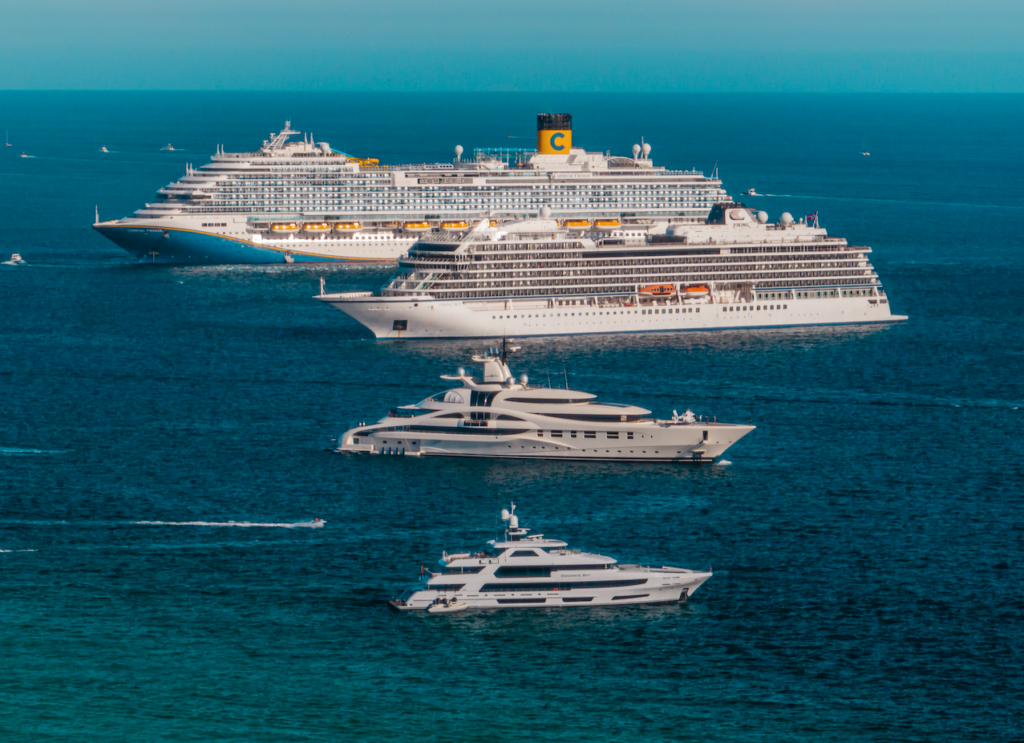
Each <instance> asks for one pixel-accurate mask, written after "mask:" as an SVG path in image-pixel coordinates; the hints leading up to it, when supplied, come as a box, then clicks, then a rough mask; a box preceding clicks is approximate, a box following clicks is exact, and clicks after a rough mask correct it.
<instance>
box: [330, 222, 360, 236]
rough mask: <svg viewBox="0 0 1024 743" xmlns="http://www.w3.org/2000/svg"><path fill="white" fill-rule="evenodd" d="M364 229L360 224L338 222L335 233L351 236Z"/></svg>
mask: <svg viewBox="0 0 1024 743" xmlns="http://www.w3.org/2000/svg"><path fill="white" fill-rule="evenodd" d="M361 229H363V225H362V224H361V223H359V222H338V223H337V224H335V225H334V231H335V232H337V233H339V234H342V235H351V234H354V233H356V232H359V231H360V230H361Z"/></svg>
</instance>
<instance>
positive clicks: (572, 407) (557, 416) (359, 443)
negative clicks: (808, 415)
mask: <svg viewBox="0 0 1024 743" xmlns="http://www.w3.org/2000/svg"><path fill="white" fill-rule="evenodd" d="M502 346H503V348H502V349H501V350H498V349H492V350H490V351H488V352H487V353H485V354H483V355H477V356H473V361H475V362H477V363H479V364H483V379H482V380H476V379H474V378H473V377H472V376H470V375H469V374H467V373H466V370H465V369H462V368H460V369H459V370H458V371H457V372H456V373H455V374H452V375H448V374H445V375H442V376H441V379H446V380H451V381H457V382H461V383H462V386H461V387H456V388H453V389H450V390H447V391H446V392H443V393H439V394H436V395H433V396H431V397H428V398H426V399H425V400H421V401H420V402H418V403H416V404H415V405H404V406H402V407H399V408H393V409H391V411H390V412H389V413H388V414H387V415H386V416H385V417H384V418H382V419H381V420H379V421H378V422H377V423H374V424H372V425H368V426H367V425H360V426H357V427H356V428H353V429H351V430H349V431H346V432H345V433H344V435H343V436H342V437H341V440H340V441H339V443H338V446H337V448H336V449H335V451H338V452H356V453H360V452H361V453H365V454H387V455H397V456H449V457H451V456H457V457H516V458H523V459H584V460H616V461H623V460H633V461H645V462H693V463H701V462H713V461H714V460H715V459H716V458H717V457H719V456H721V455H722V454H723V453H724V452H725V450H726V449H728V448H729V447H730V446H732V445H733V444H735V443H736V442H737V441H739V440H740V439H741V438H743V437H744V436H746V435H747V434H748V433H750V432H751V431H752V430H754V426H743V425H736V424H732V423H718V422H717V421H708V420H704V419H698V418H697V417H696V416H694V414H693V413H692V412H691V411H689V410H687V411H686V412H685V413H684V414H683V415H682V416H679V415H676V414H673V416H672V418H671V419H669V420H656V419H654V418H650V417H649V416H650V413H651V411H649V410H646V409H644V408H641V407H637V406H635V405H620V404H616V403H600V402H597V400H596V399H595V396H594V395H591V394H589V393H586V392H579V391H576V390H570V389H552V388H547V387H531V386H529V384H528V383H529V379H528V378H527V376H526V375H525V374H524V375H522V376H521V377H520V378H519V381H518V382H517V381H515V377H514V376H513V375H512V370H511V369H510V368H509V366H508V355H509V354H510V353H512V352H514V351H516V350H518V346H507V345H506V344H504V343H503V344H502Z"/></svg>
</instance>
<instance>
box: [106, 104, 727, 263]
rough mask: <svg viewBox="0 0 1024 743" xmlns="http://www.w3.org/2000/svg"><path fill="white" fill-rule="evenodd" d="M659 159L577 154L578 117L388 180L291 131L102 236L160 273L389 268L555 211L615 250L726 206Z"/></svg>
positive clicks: (191, 175)
mask: <svg viewBox="0 0 1024 743" xmlns="http://www.w3.org/2000/svg"><path fill="white" fill-rule="evenodd" d="M299 136H302V139H301V141H300V140H299V139H297V137H299ZM293 138H295V139H293ZM650 149H651V148H650V145H649V144H644V145H642V146H641V145H634V146H633V152H632V156H630V157H616V156H612V155H611V154H610V153H599V152H587V151H585V150H583V149H581V148H577V147H573V144H572V118H571V116H570V115H569V114H538V116H537V148H536V150H510V149H477V150H474V152H473V155H472V157H469V158H466V159H463V157H462V155H463V148H462V147H461V146H457V147H456V148H455V158H454V160H453V161H452V162H450V163H433V164H420V165H393V166H388V165H381V164H380V163H379V162H378V161H377V160H375V159H368V158H357V157H352V156H350V155H347V154H345V153H342V152H338V151H336V150H334V149H332V148H331V146H330V145H329V144H328V143H327V142H315V141H313V138H312V137H311V136H307V135H303V134H302V133H301V132H298V131H294V130H293V129H292V128H291V122H286V123H285V127H284V129H283V130H282V131H280V132H277V133H272V134H271V135H270V138H269V139H267V140H265V141H264V142H263V145H262V146H261V147H260V149H259V150H257V151H256V152H245V153H233V152H224V151H223V150H222V148H218V149H217V152H216V153H215V154H214V155H213V157H212V159H211V161H210V162H209V163H207V164H206V165H203V166H202V167H200V168H198V169H196V168H191V167H190V168H188V169H187V170H186V172H185V175H184V176H183V177H182V178H180V179H179V180H177V181H175V182H173V183H171V184H169V185H167V186H165V187H164V188H162V189H160V190H159V192H158V196H159V200H158V201H156V202H154V203H151V204H146V206H145V207H144V208H142V209H139V210H138V211H136V212H135V214H134V215H133V216H131V217H126V218H124V219H117V220H111V221H105V222H100V221H99V220H98V219H97V221H96V223H95V224H94V225H93V227H94V228H95V229H96V230H97V231H99V232H100V233H102V234H103V235H105V236H106V237H108V238H110V239H111V240H113V241H114V242H115V243H117V244H118V245H119V246H121V247H122V248H124V249H125V250H126V251H128V252H129V253H131V254H132V255H133V256H135V257H137V258H138V259H139V260H140V261H145V262H153V263H184V264H223V263H295V262H323V261H348V262H361V263H373V262H388V263H390V262H394V261H395V260H397V258H398V257H399V256H400V255H402V254H403V253H405V251H406V250H407V249H408V248H409V247H410V246H411V245H412V244H413V243H414V242H415V241H416V240H417V238H418V236H419V235H420V234H422V233H424V232H429V231H437V230H440V231H443V232H449V233H452V234H459V233H462V232H466V231H468V230H469V229H470V227H471V225H473V224H475V223H476V222H477V221H479V220H480V219H481V218H485V217H490V218H491V219H493V220H494V221H495V223H498V222H503V221H506V220H513V219H521V218H523V217H525V216H528V215H535V214H537V213H538V212H539V210H540V209H541V208H543V207H547V208H548V209H549V210H550V212H549V213H550V214H551V215H552V217H553V218H554V219H556V220H558V221H559V223H560V224H562V225H564V226H565V227H566V228H567V229H573V230H590V229H598V230H601V231H602V232H604V233H606V234H610V235H612V236H615V235H616V234H617V233H618V232H619V231H620V230H622V231H627V230H630V229H636V228H642V229H645V230H646V231H651V230H653V231H660V232H664V231H665V230H666V229H668V227H669V226H670V225H674V224H698V223H703V222H704V220H705V218H706V217H707V215H708V213H709V211H710V209H711V207H712V206H713V205H714V204H715V203H717V202H722V201H728V200H729V197H728V196H727V195H726V192H725V191H724V190H723V188H722V184H721V181H719V180H718V179H717V178H707V177H705V176H704V175H703V174H702V173H700V172H698V171H679V170H668V169H666V168H664V167H656V166H654V164H653V162H652V161H651V158H650Z"/></svg>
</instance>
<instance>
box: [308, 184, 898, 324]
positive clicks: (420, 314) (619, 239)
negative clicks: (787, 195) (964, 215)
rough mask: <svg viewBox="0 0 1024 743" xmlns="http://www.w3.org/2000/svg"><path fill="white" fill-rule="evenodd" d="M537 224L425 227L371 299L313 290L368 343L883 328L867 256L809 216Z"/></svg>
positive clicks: (886, 318)
mask: <svg viewBox="0 0 1024 743" xmlns="http://www.w3.org/2000/svg"><path fill="white" fill-rule="evenodd" d="M598 227H599V225H597V224H595V225H594V228H593V229H592V230H591V231H589V232H579V231H575V230H573V229H570V228H567V227H566V226H565V225H564V224H560V223H559V222H558V221H557V220H555V219H553V218H551V216H550V213H549V212H548V211H547V210H546V209H541V214H540V218H535V219H527V220H521V221H515V222H506V223H503V224H498V225H493V226H492V225H491V223H490V222H488V221H487V220H481V221H480V222H479V223H478V224H477V225H476V226H475V227H474V229H473V230H471V231H470V232H469V233H468V234H463V235H444V234H441V233H438V232H431V233H430V234H428V235H424V236H423V237H421V238H420V240H419V242H417V243H416V244H415V245H414V246H413V247H412V248H410V250H409V253H408V255H407V256H404V257H403V258H401V259H400V261H399V269H400V272H399V274H398V275H397V276H396V277H395V278H394V279H392V280H391V281H389V282H388V283H387V284H386V285H385V286H384V287H383V288H382V289H381V290H379V291H378V292H346V293H336V294H325V293H323V289H321V294H320V296H319V297H317V298H318V299H319V300H321V301H322V302H326V303H327V304H329V305H331V306H333V307H336V308H337V309H339V310H341V311H342V312H344V313H345V314H347V315H349V316H351V317H352V318H354V319H355V320H357V321H359V322H360V323H362V324H363V325H365V326H366V327H367V328H369V329H370V331H371V332H372V333H373V334H374V335H375V336H376V337H377V338H453V337H456V338H457V337H463V338H479V337H494V336H495V335H514V336H517V337H523V336H535V335H568V334H583V333H635V332H651V331H659V330H717V329H725V328H758V327H779V326H791V325H831V324H847V323H882V322H894V321H898V320H905V319H906V318H905V317H903V316H900V315H893V314H892V313H891V312H890V309H889V300H888V297H887V296H886V293H885V291H884V289H883V288H882V285H881V282H880V281H879V278H878V274H877V273H876V272H875V269H874V267H873V266H872V265H871V263H870V261H869V260H868V256H869V255H870V253H871V248H868V247H864V246H853V245H849V244H847V242H846V240H845V239H843V238H838V237H829V236H828V234H827V232H826V231H825V230H824V229H820V228H819V227H818V225H817V217H816V215H811V218H810V219H806V218H805V219H801V220H799V221H796V220H794V219H793V217H792V215H790V214H789V213H788V212H786V213H783V214H782V216H781V218H780V219H779V221H778V222H776V223H768V215H767V214H766V213H765V212H757V213H755V212H754V211H753V210H751V209H748V208H746V207H745V206H744V205H743V204H740V203H737V202H730V203H725V204H717V205H715V207H714V208H713V209H712V210H711V212H710V214H709V215H708V218H707V220H706V222H705V223H703V224H680V225H668V224H664V223H662V224H660V225H651V226H648V227H640V226H634V227H631V228H628V229H623V230H617V231H616V232H614V233H610V234H608V233H603V232H601V230H600V229H598Z"/></svg>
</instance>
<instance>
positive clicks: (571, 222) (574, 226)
mask: <svg viewBox="0 0 1024 743" xmlns="http://www.w3.org/2000/svg"><path fill="white" fill-rule="evenodd" d="M616 224H617V223H616ZM562 226H563V227H565V229H567V230H589V229H590V220H589V219H567V220H565V221H564V222H562Z"/></svg>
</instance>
